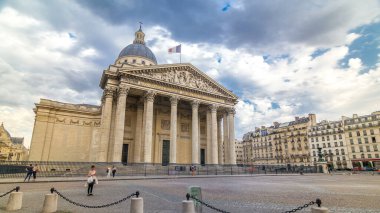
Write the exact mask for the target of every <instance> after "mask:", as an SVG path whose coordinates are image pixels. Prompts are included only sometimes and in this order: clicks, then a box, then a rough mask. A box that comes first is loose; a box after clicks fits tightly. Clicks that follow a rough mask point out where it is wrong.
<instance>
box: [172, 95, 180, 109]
mask: <svg viewBox="0 0 380 213" xmlns="http://www.w3.org/2000/svg"><path fill="white" fill-rule="evenodd" d="M179 100H180V99H179V97H178V96H176V95H173V96H171V97H170V103H171V105H172V106H173V105H177V104H178V101H179Z"/></svg>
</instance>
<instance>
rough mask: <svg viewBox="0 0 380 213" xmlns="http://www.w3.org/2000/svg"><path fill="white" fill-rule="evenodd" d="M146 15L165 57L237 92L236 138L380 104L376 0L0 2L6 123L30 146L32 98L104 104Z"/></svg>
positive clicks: (161, 59) (1, 110)
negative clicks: (106, 88) (104, 81)
mask: <svg viewBox="0 0 380 213" xmlns="http://www.w3.org/2000/svg"><path fill="white" fill-rule="evenodd" d="M140 21H141V22H143V26H142V28H143V31H144V32H145V40H146V43H147V46H148V47H149V48H150V49H151V50H152V51H153V52H154V54H155V56H156V58H157V60H158V63H159V64H171V63H178V62H179V55H178V54H168V53H167V49H168V48H170V47H174V46H176V45H178V44H182V62H189V63H192V64H193V65H195V66H196V67H198V68H199V69H200V70H202V71H203V72H205V73H206V74H207V75H209V76H210V77H212V78H214V79H215V80H217V81H218V82H220V83H221V84H222V85H224V86H225V87H226V88H228V89H229V90H232V91H233V92H234V93H235V94H237V95H238V96H239V102H238V103H237V105H236V120H235V128H236V137H237V139H241V138H242V136H243V134H244V133H246V132H248V131H251V130H253V129H254V128H255V127H258V126H262V125H265V126H268V125H271V124H272V123H273V122H274V121H277V122H286V121H291V120H294V117H295V116H307V114H309V113H315V114H316V115H317V120H318V121H321V120H338V119H340V118H341V116H342V115H344V116H352V114H359V115H365V114H370V113H371V112H374V111H378V110H380V1H375V0H363V1H357V0H352V1H350V0H335V1H322V0H320V1H316V0H310V1H303V0H286V1H285V0H272V1H259V0H231V1H223V0H183V1H174V0H172V1H170V0H157V1H148V0H135V1H132V0H130V1H127V0H122V1H121V0H120V1H119V0H110V1H103V0H81V1H79V0H78V1H74V0H72V1H65V0H52V1H42V0H34V1H19V0H12V1H11V0H9V1H7V0H1V1H0V122H4V125H5V127H6V129H8V131H9V132H10V133H11V135H13V136H19V137H25V144H26V145H27V146H29V144H30V140H31V136H32V131H33V125H34V112H33V108H34V107H35V103H38V102H39V100H40V98H47V99H52V100H57V101H61V102H69V103H79V104H80V103H87V104H96V105H99V104H100V97H101V94H102V90H101V89H100V88H99V81H100V77H101V74H102V71H103V70H104V69H106V68H107V67H108V66H109V65H110V64H113V63H114V61H115V59H116V58H117V56H118V54H119V53H120V51H121V50H122V49H123V48H124V47H125V46H127V45H128V44H130V43H132V41H133V39H134V32H135V31H136V30H137V29H138V27H139V24H138V22H140Z"/></svg>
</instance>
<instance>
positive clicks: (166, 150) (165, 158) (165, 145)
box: [162, 140, 170, 166]
mask: <svg viewBox="0 0 380 213" xmlns="http://www.w3.org/2000/svg"><path fill="white" fill-rule="evenodd" d="M169 154H170V141H169V140H164V141H162V165H163V166H167V165H168V164H169V157H170V156H169Z"/></svg>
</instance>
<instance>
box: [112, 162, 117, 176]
mask: <svg viewBox="0 0 380 213" xmlns="http://www.w3.org/2000/svg"><path fill="white" fill-rule="evenodd" d="M115 174H116V167H115V166H114V165H112V177H113V178H114V177H115Z"/></svg>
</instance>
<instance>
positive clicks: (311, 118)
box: [309, 113, 317, 126]
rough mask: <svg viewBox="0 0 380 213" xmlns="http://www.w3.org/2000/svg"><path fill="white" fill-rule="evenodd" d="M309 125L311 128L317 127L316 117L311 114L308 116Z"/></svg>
mask: <svg viewBox="0 0 380 213" xmlns="http://www.w3.org/2000/svg"><path fill="white" fill-rule="evenodd" d="M309 125H311V126H315V125H317V116H316V115H315V114H313V113H310V114H309Z"/></svg>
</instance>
